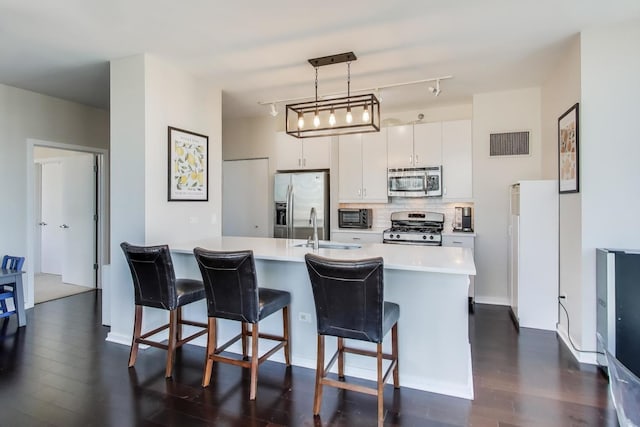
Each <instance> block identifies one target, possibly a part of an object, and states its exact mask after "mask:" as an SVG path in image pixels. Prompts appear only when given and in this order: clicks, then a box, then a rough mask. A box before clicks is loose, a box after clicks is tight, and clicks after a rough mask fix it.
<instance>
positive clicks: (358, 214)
mask: <svg viewBox="0 0 640 427" xmlns="http://www.w3.org/2000/svg"><path fill="white" fill-rule="evenodd" d="M372 222H373V215H372V210H371V209H348V208H347V209H338V227H340V228H371V223H372Z"/></svg>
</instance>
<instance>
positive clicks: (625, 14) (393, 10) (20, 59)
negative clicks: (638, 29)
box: [0, 0, 640, 118]
mask: <svg viewBox="0 0 640 427" xmlns="http://www.w3.org/2000/svg"><path fill="white" fill-rule="evenodd" d="M0 11H1V13H0V57H1V58H2V61H0V83H3V84H7V85H10V86H15V87H19V88H23V89H27V90H32V91H35V92H39V93H43V94H47V95H51V96H56V97H60V98H64V99H68V100H71V101H76V102H79V103H82V104H86V105H91V106H95V107H98V108H103V109H108V108H109V61H110V60H112V59H116V58H121V57H126V56H130V55H137V54H141V53H148V54H151V55H158V56H161V57H163V58H166V59H168V60H170V61H172V62H174V63H176V64H180V65H181V66H183V67H184V68H185V69H187V70H188V71H189V72H191V73H193V74H194V75H195V76H198V77H199V78H202V79H203V83H204V84H211V85H214V86H216V87H219V88H220V89H221V90H222V92H223V116H224V117H225V118H238V117H251V116H261V115H264V116H267V115H268V114H269V112H270V106H268V105H267V106H261V105H258V102H259V101H269V100H282V99H293V98H299V97H306V96H309V97H311V96H313V94H314V78H315V74H314V70H313V67H312V66H311V65H310V64H309V63H308V62H307V60H308V59H309V58H314V57H321V56H326V55H332V54H336V53H341V52H348V51H353V52H354V53H355V54H356V55H357V57H358V59H357V61H354V62H353V63H352V65H351V88H352V91H357V90H358V89H359V88H376V87H378V86H387V85H392V84H395V83H401V82H407V81H414V80H422V79H428V78H433V77H438V76H443V75H452V76H453V78H452V79H450V80H446V81H443V82H441V94H440V95H439V96H438V97H434V96H433V95H432V94H431V93H430V92H429V90H428V87H429V85H428V84H424V85H416V86H405V87H399V88H393V89H387V90H385V91H384V93H383V101H382V102H381V104H382V108H383V110H384V111H388V112H391V111H403V110H404V111H406V110H411V109H416V108H424V107H429V106H438V105H443V106H444V105H451V104H459V103H462V102H471V98H472V96H473V94H474V93H482V92H489V91H496V90H507V89H514V88H524V87H532V86H539V85H541V84H542V83H543V82H544V81H545V79H546V78H548V75H549V73H550V71H551V70H552V69H553V67H554V66H556V65H557V63H558V61H559V60H560V59H561V58H562V54H563V52H564V50H565V49H566V48H567V46H568V44H569V41H570V40H571V38H572V37H576V36H577V34H578V33H579V32H580V31H581V30H584V29H588V28H591V27H597V26H601V25H605V24H611V23H612V22H621V21H627V20H632V19H638V18H639V17H640V2H638V1H637V0H614V1H612V2H602V1H600V0H541V1H535V2H514V1H512V0H485V1H482V2H478V1H473V0H462V1H456V2H443V1H433V0H405V1H394V2H389V1H387V2H382V1H378V2H371V1H369V2H365V1H351V2H335V3H334V2H331V1H330V2H316V3H304V4H303V3H300V2H298V1H292V0H274V1H271V2H250V3H249V2H223V3H221V2H211V1H205V0H197V1H190V2H175V1H169V0H137V1H135V2H127V1H123V0H114V1H109V2H105V1H99V0H89V1H87V0H60V1H57V2H42V1H36V0H0ZM345 67H346V65H345V64H337V65H331V66H326V67H322V68H321V69H320V72H319V76H318V93H319V94H320V95H322V94H324V93H334V92H339V91H344V92H346V81H345V74H346V70H345ZM276 107H277V108H278V109H279V110H280V111H281V112H282V111H283V110H284V105H277V106H276Z"/></svg>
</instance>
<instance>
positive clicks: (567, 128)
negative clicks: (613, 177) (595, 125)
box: [558, 102, 580, 194]
mask: <svg viewBox="0 0 640 427" xmlns="http://www.w3.org/2000/svg"><path fill="white" fill-rule="evenodd" d="M579 111H580V106H579V103H577V102H576V103H575V104H574V105H573V106H572V107H571V108H569V109H568V110H567V111H566V112H565V113H564V114H563V115H561V116H560V118H559V119H558V192H559V193H560V194H565V193H578V192H579V191H580V155H579V147H580V122H579V116H580V114H579Z"/></svg>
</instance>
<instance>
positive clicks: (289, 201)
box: [285, 185, 291, 239]
mask: <svg viewBox="0 0 640 427" xmlns="http://www.w3.org/2000/svg"><path fill="white" fill-rule="evenodd" d="M285 218H286V222H287V234H286V238H287V239H290V238H291V237H290V235H289V229H290V228H291V185H287V211H286V212H285Z"/></svg>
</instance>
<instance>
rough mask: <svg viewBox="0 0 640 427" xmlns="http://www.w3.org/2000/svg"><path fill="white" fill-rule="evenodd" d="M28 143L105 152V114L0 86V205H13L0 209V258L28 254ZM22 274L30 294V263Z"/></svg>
mask: <svg viewBox="0 0 640 427" xmlns="http://www.w3.org/2000/svg"><path fill="white" fill-rule="evenodd" d="M27 139H39V140H44V141H53V142H58V143H65V144H73V145H81V146H87V147H94V148H102V149H107V148H108V147H109V112H107V111H104V110H100V109H96V108H92V107H87V106H84V105H80V104H77V103H74V102H70V101H65V100H62V99H58V98H53V97H50V96H45V95H41V94H38V93H35V92H30V91H26V90H22V89H18V88H14V87H11V86H6V85H2V84H0V182H3V183H4V184H3V186H2V195H3V199H4V200H11V208H10V209H7V208H5V209H0V236H1V237H0V254H13V255H18V256H25V255H26V253H27V249H28V243H27V239H28V237H27V236H28V230H27V227H28V224H27V221H26V218H27V200H26V197H27V194H28V190H27V185H28V182H31V180H29V179H28V177H27ZM30 234H31V235H34V234H33V233H30ZM24 268H25V270H26V271H27V276H26V286H25V288H26V289H33V267H32V264H31V260H29V259H26V260H25V267H24ZM25 301H27V302H28V301H33V296H32V295H26V298H25Z"/></svg>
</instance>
